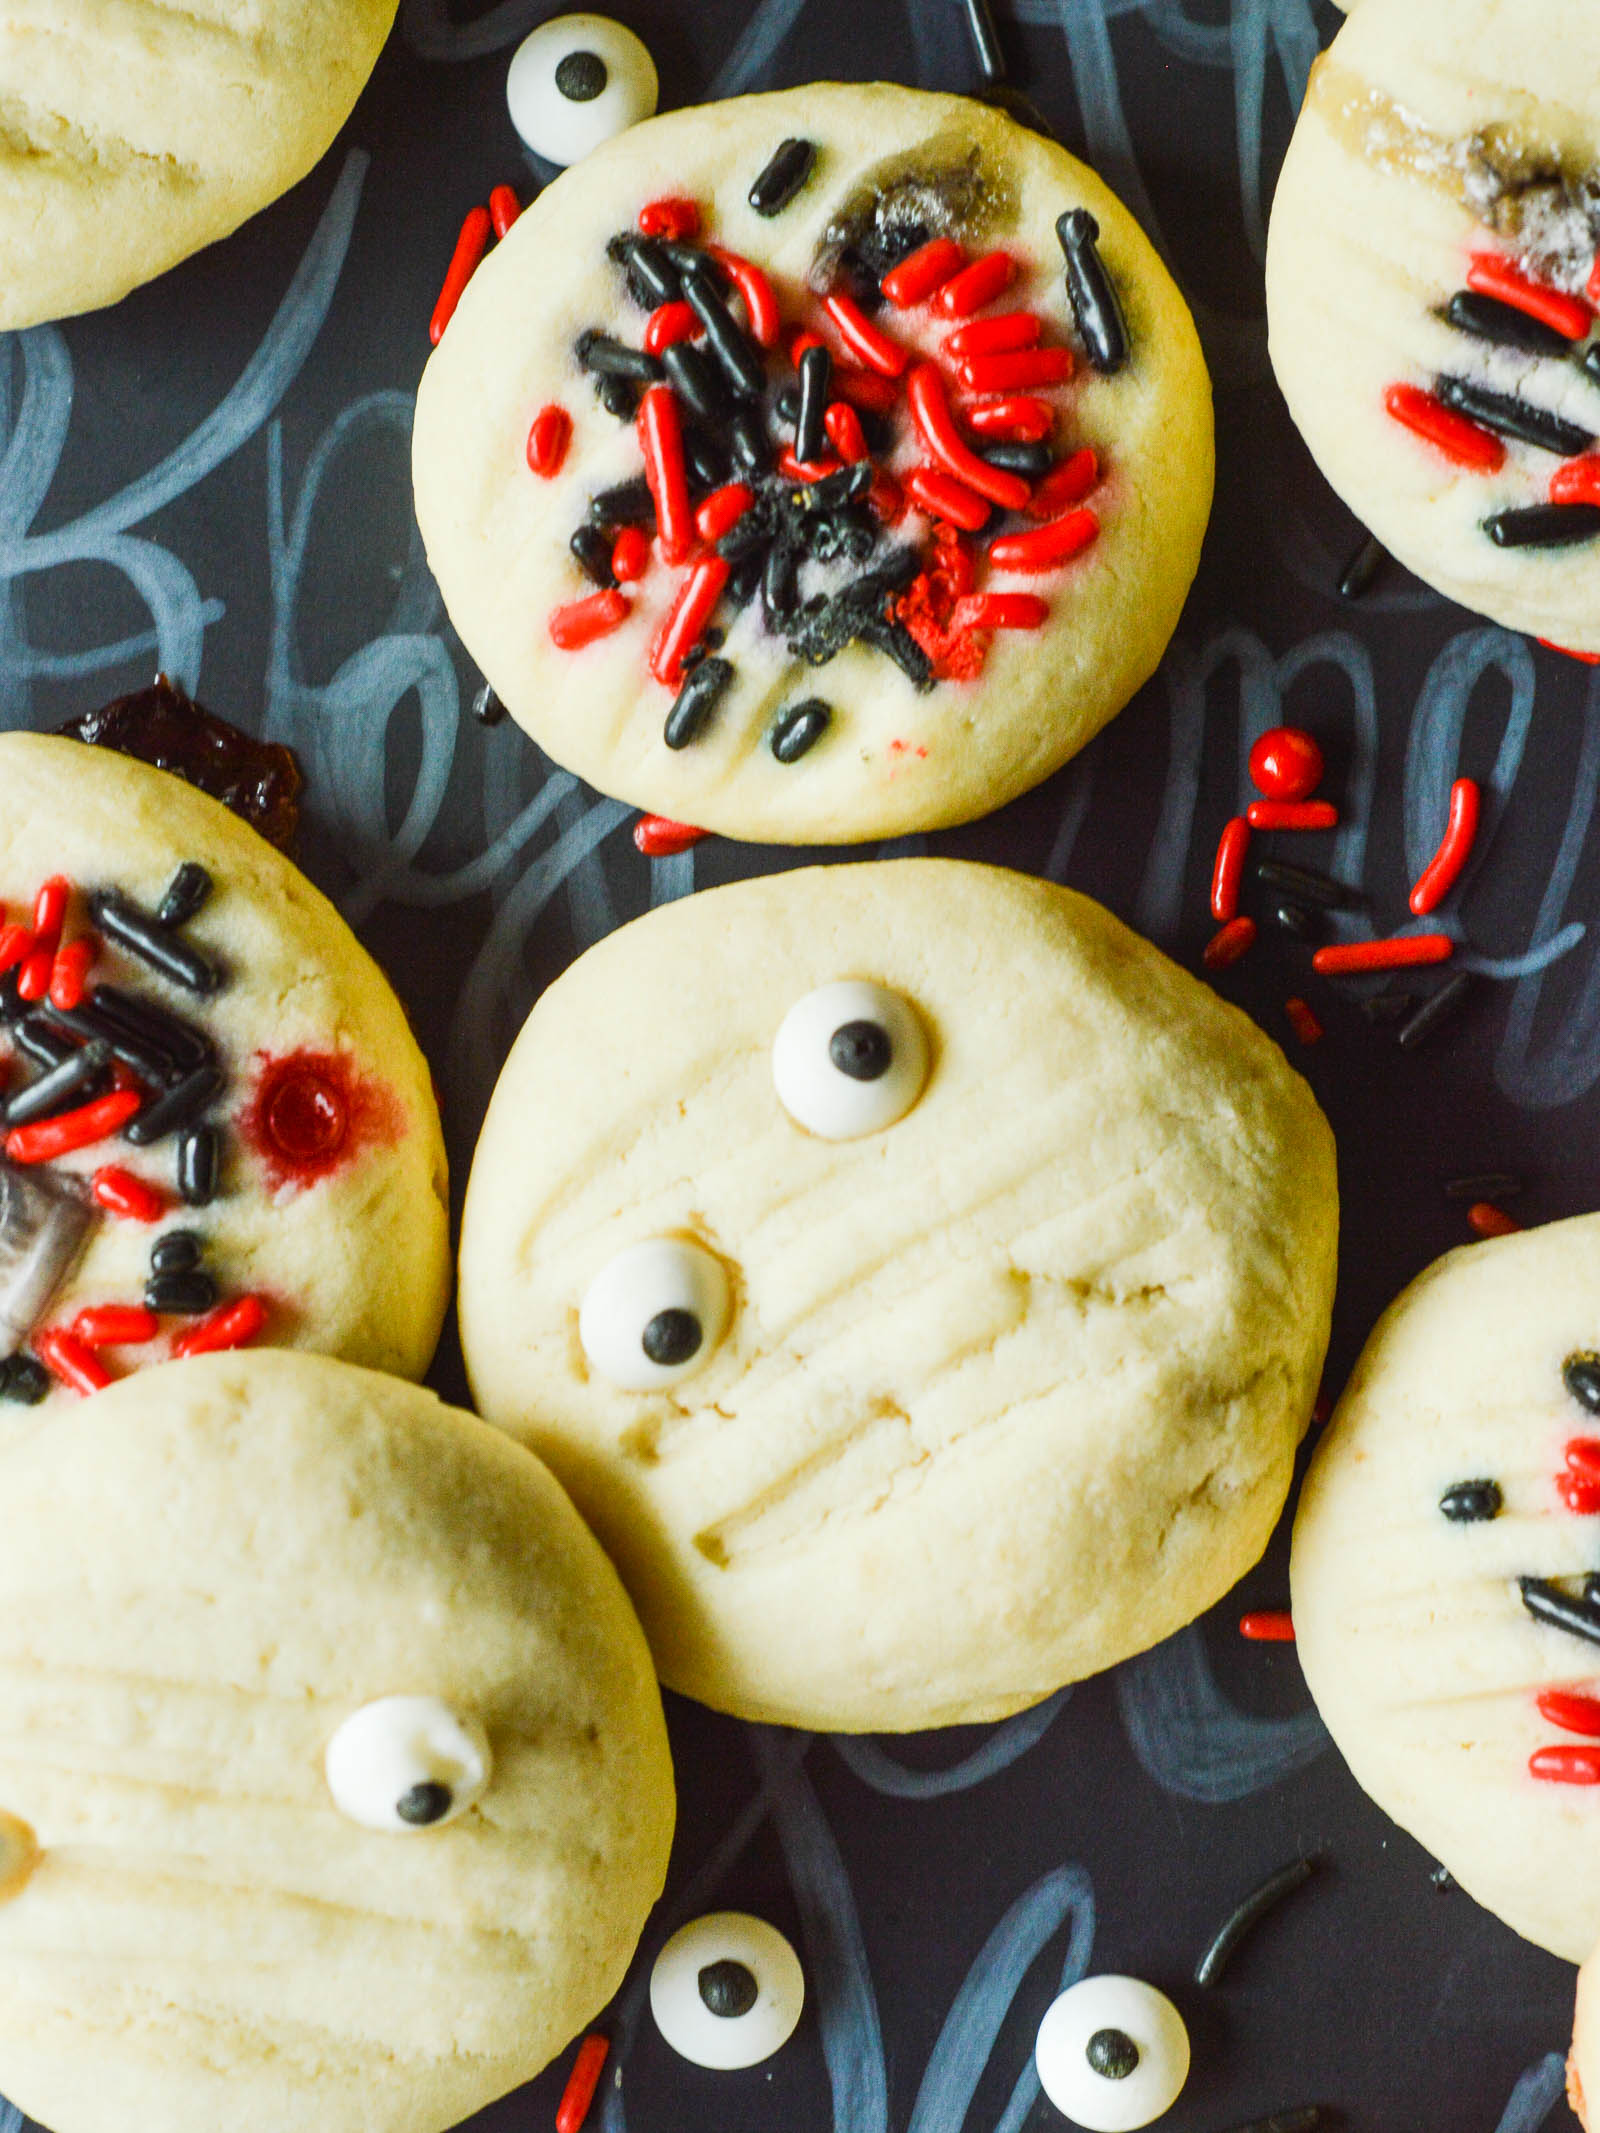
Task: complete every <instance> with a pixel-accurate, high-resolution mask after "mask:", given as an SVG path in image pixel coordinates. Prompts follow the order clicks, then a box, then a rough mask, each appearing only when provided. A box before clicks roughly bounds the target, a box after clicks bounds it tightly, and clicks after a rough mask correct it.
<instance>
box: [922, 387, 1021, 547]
mask: <svg viewBox="0 0 1600 2133" xmlns="http://www.w3.org/2000/svg"><path fill="white" fill-rule="evenodd" d="M906 399H907V402H908V404H909V406H910V409H911V419H912V421H913V422H914V423H915V424H916V427H917V435H918V436H919V437H920V438H921V439H922V441H923V443H924V444H925V445H926V446H927V448H928V450H929V451H930V452H931V453H932V455H933V457H934V459H935V460H936V461H937V462H938V464H939V465H940V466H941V467H943V469H944V471H945V472H946V473H947V474H953V475H954V476H955V478H956V480H957V481H961V482H965V483H966V485H967V487H968V488H969V489H976V491H977V492H978V494H979V495H980V496H985V497H987V498H988V500H989V502H990V503H992V504H998V505H999V506H1000V509H1001V510H1002V511H1020V510H1021V509H1022V507H1023V505H1024V504H1025V503H1026V502H1027V501H1028V498H1029V496H1030V494H1031V493H1032V492H1031V490H1030V487H1029V484H1028V483H1027V482H1026V481H1024V480H1023V478H1022V476H1021V475H1020V474H1011V473H1008V472H1006V471H1005V469H1004V468H1001V467H992V466H990V465H989V463H988V462H987V460H983V459H980V458H979V457H978V455H977V453H976V452H975V451H974V450H973V449H972V447H971V445H969V444H968V443H967V442H966V441H965V440H964V438H963V437H962V435H961V433H960V431H959V430H958V429H957V428H956V425H955V417H954V416H953V415H952V414H951V412H950V403H949V402H948V400H946V398H945V392H944V379H943V378H942V377H941V376H940V375H939V372H938V371H937V370H936V369H935V367H934V366H933V364H932V363H919V364H918V365H917V366H916V368H915V369H914V370H913V371H912V373H911V376H910V378H909V379H908V380H907V382H906Z"/></svg>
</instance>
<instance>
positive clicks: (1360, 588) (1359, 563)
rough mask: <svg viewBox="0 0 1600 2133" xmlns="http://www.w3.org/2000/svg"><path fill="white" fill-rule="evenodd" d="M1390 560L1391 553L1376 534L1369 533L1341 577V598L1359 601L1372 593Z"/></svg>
mask: <svg viewBox="0 0 1600 2133" xmlns="http://www.w3.org/2000/svg"><path fill="white" fill-rule="evenodd" d="M1388 560H1389V551H1388V549H1387V548H1385V547H1384V545H1383V543H1382V541H1380V540H1379V539H1378V537H1377V536H1376V534H1372V533H1369V534H1368V535H1367V537H1366V539H1365V540H1364V541H1363V542H1362V543H1361V546H1360V547H1359V548H1358V549H1357V550H1356V552H1355V554H1354V555H1353V556H1352V557H1351V558H1350V560H1349V562H1348V563H1346V565H1345V566H1344V569H1343V571H1342V572H1341V573H1340V576H1339V598H1340V599H1341V600H1359V599H1361V598H1362V596H1363V595H1364V594H1366V593H1369V592H1371V590H1372V588H1373V586H1374V585H1375V584H1376V583H1377V579H1378V573H1379V572H1380V571H1381V570H1382V568H1383V566H1384V564H1385V563H1387V562H1388Z"/></svg>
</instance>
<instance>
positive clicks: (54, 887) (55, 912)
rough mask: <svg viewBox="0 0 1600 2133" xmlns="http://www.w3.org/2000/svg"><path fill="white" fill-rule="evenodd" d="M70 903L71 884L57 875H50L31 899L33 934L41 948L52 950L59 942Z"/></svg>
mask: <svg viewBox="0 0 1600 2133" xmlns="http://www.w3.org/2000/svg"><path fill="white" fill-rule="evenodd" d="M71 901H72V884H71V882H70V881H67V880H65V879H63V877H62V876H61V875H59V874H55V875H52V877H51V878H50V880H49V881H47V882H46V883H45V885H44V887H43V888H42V889H41V890H40V891H39V893H38V895H37V896H36V897H35V898H34V899H33V932H34V938H35V939H36V940H37V941H38V943H39V946H40V947H41V948H52V949H53V948H54V947H55V946H56V944H57V943H58V942H59V941H60V939H61V929H62V927H63V926H64V925H65V924H66V922H67V906H68V904H69V903H71Z"/></svg>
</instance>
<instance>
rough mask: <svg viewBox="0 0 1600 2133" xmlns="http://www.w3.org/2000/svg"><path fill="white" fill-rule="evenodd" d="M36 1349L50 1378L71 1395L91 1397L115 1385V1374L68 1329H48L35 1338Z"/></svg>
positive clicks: (56, 1327) (61, 1327)
mask: <svg viewBox="0 0 1600 2133" xmlns="http://www.w3.org/2000/svg"><path fill="white" fill-rule="evenodd" d="M32 1346H33V1352H34V1354H35V1355H36V1356H37V1357H38V1358H39V1360H40V1362H41V1363H43V1365H44V1367H45V1368H46V1370H48V1371H49V1373H50V1375H51V1376H52V1377H53V1378H55V1379H56V1380H57V1381H58V1382H59V1383H60V1384H62V1385H65V1386H66V1387H67V1389H68V1390H69V1391H71V1392H81V1393H83V1394H84V1395H86V1396H87V1395H88V1394H89V1393H91V1392H104V1391H105V1389H106V1387H107V1386H108V1385H109V1384H110V1383H111V1373H110V1371H109V1370H107V1368H106V1366H105V1364H104V1363H102V1362H101V1360H100V1358H99V1356H97V1355H96V1354H95V1352H94V1350H93V1349H92V1348H86V1347H85V1346H84V1344H83V1342H82V1341H81V1340H79V1339H78V1338H77V1337H76V1335H74V1334H71V1333H69V1332H68V1331H67V1330H66V1328H65V1327H64V1326H46V1327H45V1328H44V1329H43V1330H42V1331H41V1332H38V1333H36V1334H35V1335H34V1336H33V1343H32Z"/></svg>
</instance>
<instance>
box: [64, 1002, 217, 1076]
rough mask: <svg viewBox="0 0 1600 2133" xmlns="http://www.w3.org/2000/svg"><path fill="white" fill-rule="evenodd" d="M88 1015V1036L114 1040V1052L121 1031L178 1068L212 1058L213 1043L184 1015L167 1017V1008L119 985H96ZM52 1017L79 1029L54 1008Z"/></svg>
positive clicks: (196, 1064)
mask: <svg viewBox="0 0 1600 2133" xmlns="http://www.w3.org/2000/svg"><path fill="white" fill-rule="evenodd" d="M89 1011H90V1013H91V1014H92V1016H93V1020H94V1024H95V1025H96V1026H95V1027H92V1028H90V1029H89V1030H88V1031H87V1034H88V1035H90V1036H100V1035H102V1034H103V1035H106V1036H108V1037H111V1041H112V1048H113V1050H114V1049H115V1037H114V1036H113V1035H112V1033H113V1032H117V1031H120V1032H121V1033H123V1034H124V1035H126V1036H127V1037H129V1038H132V1039H135V1040H137V1041H138V1042H140V1043H142V1044H144V1045H146V1046H148V1047H149V1048H150V1049H151V1050H153V1051H156V1052H159V1053H161V1054H163V1055H164V1056H165V1057H166V1058H168V1059H170V1060H171V1061H172V1064H173V1066H174V1067H175V1068H176V1067H191V1066H199V1065H200V1064H201V1063H202V1061H204V1060H207V1059H209V1058H210V1057H211V1056H212V1048H211V1039H210V1038H209V1037H208V1036H207V1035H206V1034H205V1032H204V1030H200V1029H196V1027H195V1026H194V1024H193V1023H192V1022H185V1021H184V1019H183V1017H182V1016H181V1015H172V1014H168V1012H167V1011H166V1009H165V1008H162V1007H157V1006H155V1005H154V1003H153V1002H151V1001H149V1000H141V999H140V998H139V997H138V996H137V994H135V993H129V992H124V991H123V990H122V988H121V986H120V985H97V986H96V987H95V989H94V991H93V992H92V993H91V994H90V995H89ZM79 1012H82V1011H81V1010H79ZM50 1015H51V1019H52V1020H59V1021H60V1022H62V1023H63V1024H64V1025H65V1026H66V1027H67V1028H74V1027H76V1024H75V1023H73V1022H71V1021H69V1020H68V1018H67V1016H66V1015H64V1014H58V1012H57V1010H56V1009H54V1008H52V1009H51V1010H50Z"/></svg>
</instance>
